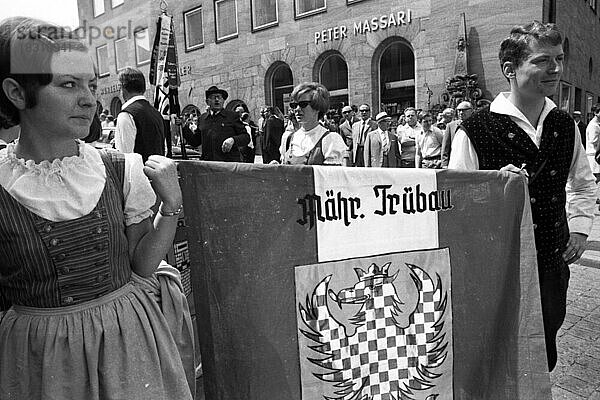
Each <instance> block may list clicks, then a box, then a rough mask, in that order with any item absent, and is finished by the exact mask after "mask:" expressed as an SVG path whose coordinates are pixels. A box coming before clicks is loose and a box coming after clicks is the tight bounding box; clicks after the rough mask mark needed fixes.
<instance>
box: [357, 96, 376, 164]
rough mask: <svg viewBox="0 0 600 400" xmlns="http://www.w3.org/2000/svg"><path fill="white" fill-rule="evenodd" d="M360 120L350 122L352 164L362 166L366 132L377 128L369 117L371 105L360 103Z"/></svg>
mask: <svg viewBox="0 0 600 400" xmlns="http://www.w3.org/2000/svg"><path fill="white" fill-rule="evenodd" d="M358 113H359V115H360V120H359V121H357V122H355V123H354V124H352V160H351V161H352V164H353V165H354V166H355V167H364V166H365V159H364V148H365V139H366V138H367V134H368V133H369V132H371V131H374V130H375V129H377V123H376V122H375V121H373V120H372V119H371V107H369V105H368V104H361V105H360V107H358Z"/></svg>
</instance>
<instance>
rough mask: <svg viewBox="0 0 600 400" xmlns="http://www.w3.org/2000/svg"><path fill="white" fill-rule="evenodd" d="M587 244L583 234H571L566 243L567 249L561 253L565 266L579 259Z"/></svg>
mask: <svg viewBox="0 0 600 400" xmlns="http://www.w3.org/2000/svg"><path fill="white" fill-rule="evenodd" d="M586 243H587V236H586V235H584V234H583V233H577V232H572V233H571V237H570V238H569V242H568V243H567V249H566V250H565V252H564V253H563V259H564V260H565V262H566V263H567V264H572V263H574V262H575V261H577V260H579V258H581V255H582V254H583V252H584V251H585V244H586Z"/></svg>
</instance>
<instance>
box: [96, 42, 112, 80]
mask: <svg viewBox="0 0 600 400" xmlns="http://www.w3.org/2000/svg"><path fill="white" fill-rule="evenodd" d="M101 49H106V72H104V73H102V71H100V56H99V54H98V52H99V51H100V50H101ZM96 62H97V63H98V78H104V77H106V76H109V75H110V65H109V64H108V43H104V44H101V45H100V46H96Z"/></svg>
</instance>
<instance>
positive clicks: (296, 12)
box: [294, 0, 327, 19]
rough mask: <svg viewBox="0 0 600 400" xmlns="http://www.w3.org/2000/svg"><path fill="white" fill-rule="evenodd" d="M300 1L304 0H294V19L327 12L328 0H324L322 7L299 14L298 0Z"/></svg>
mask: <svg viewBox="0 0 600 400" xmlns="http://www.w3.org/2000/svg"><path fill="white" fill-rule="evenodd" d="M299 1H302V0H294V19H301V18H306V17H310V16H311V15H315V14H320V13H324V12H327V0H323V7H322V8H317V9H314V10H311V11H308V12H305V13H303V14H299V13H298V2H299Z"/></svg>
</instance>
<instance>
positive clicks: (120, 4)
mask: <svg viewBox="0 0 600 400" xmlns="http://www.w3.org/2000/svg"><path fill="white" fill-rule="evenodd" d="M115 1H120V3H119V4H117V5H115ZM123 4H125V0H110V6H111V8H117V7H119V6H122V5H123Z"/></svg>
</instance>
